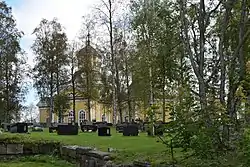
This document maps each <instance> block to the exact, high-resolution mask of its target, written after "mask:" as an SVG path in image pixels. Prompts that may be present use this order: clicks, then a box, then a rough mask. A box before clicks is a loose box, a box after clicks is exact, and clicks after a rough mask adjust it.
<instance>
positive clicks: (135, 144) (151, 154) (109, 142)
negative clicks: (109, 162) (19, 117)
mask: <svg viewBox="0 0 250 167" xmlns="http://www.w3.org/2000/svg"><path fill="white" fill-rule="evenodd" d="M111 134H112V136H111V137H99V136H98V135H97V133H82V132H80V133H79V135H78V136H59V135H57V134H56V133H49V132H48V130H47V129H45V131H44V132H31V134H18V135H21V136H24V137H28V136H29V137H31V138H32V139H39V140H40V139H46V140H54V141H60V142H62V143H63V144H69V145H81V146H93V147H96V148H97V149H99V150H102V151H108V148H113V149H116V150H117V153H116V154H115V159H116V161H117V162H131V161H132V160H146V161H150V162H156V163H157V162H159V161H168V160H169V149H168V148H166V146H165V145H164V144H163V143H162V142H159V139H158V138H157V137H156V138H153V137H148V136H147V134H146V133H140V134H139V136H134V137H128V136H123V135H122V134H121V133H116V131H115V129H112V130H111ZM8 135H11V136H13V135H17V134H9V133H8Z"/></svg>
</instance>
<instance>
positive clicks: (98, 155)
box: [86, 151, 111, 160]
mask: <svg viewBox="0 0 250 167" xmlns="http://www.w3.org/2000/svg"><path fill="white" fill-rule="evenodd" d="M86 155H88V156H90V157H95V158H99V159H101V160H104V158H105V160H110V159H111V154H110V153H108V152H103V151H89V152H88V153H86Z"/></svg>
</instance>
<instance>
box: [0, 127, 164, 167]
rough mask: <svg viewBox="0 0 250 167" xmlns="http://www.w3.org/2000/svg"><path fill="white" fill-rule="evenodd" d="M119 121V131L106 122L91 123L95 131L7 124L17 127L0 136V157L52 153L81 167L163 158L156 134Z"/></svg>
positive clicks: (144, 163)
mask: <svg viewBox="0 0 250 167" xmlns="http://www.w3.org/2000/svg"><path fill="white" fill-rule="evenodd" d="M89 124H90V122H89ZM123 124H124V127H123V132H122V133H119V132H117V131H116V128H115V127H113V126H108V125H110V124H107V123H106V122H103V123H97V124H96V123H93V124H92V125H91V126H96V128H97V130H96V131H89V132H87V133H86V131H82V130H81V129H82V128H81V126H79V127H78V125H72V124H65V123H64V124H61V125H60V124H58V125H57V126H55V125H53V127H57V128H56V130H55V131H52V132H51V131H50V130H49V128H46V127H45V128H42V130H39V131H34V129H35V127H40V128H41V126H40V125H39V124H34V125H32V126H31V128H30V129H29V130H28V131H27V129H26V127H28V124H27V123H15V124H10V127H15V129H18V130H15V131H13V130H11V128H10V130H9V131H8V129H7V130H5V132H4V134H3V135H1V136H0V147H1V151H0V154H1V155H0V156H8V155H24V156H27V155H40V154H42V155H46V154H51V153H53V154H56V155H58V156H59V157H60V158H61V159H63V160H67V161H68V162H71V163H73V164H79V165H81V167H82V166H83V167H92V166H93V164H98V163H99V164H100V163H101V164H103V165H102V166H104V164H110V165H111V166H112V164H113V166H114V165H118V164H126V165H131V162H133V163H134V164H137V166H138V167H144V166H147V165H148V164H149V163H159V162H160V161H162V160H166V159H165V158H166V156H165V155H163V154H161V153H162V152H165V151H167V149H166V148H165V147H164V145H163V144H162V143H161V142H158V138H157V136H156V137H154V138H152V137H150V136H148V134H147V132H144V131H141V130H139V126H138V125H137V124H136V123H123ZM118 126H120V125H118ZM4 127H6V124H3V125H2V128H4ZM62 150H63V152H62ZM84 157H85V159H84ZM86 157H89V159H90V160H89V163H90V164H88V165H86V164H82V163H83V161H84V162H85V161H86ZM154 157H155V158H156V157H157V161H159V162H155V160H154V161H152V160H153V159H154ZM82 159H83V160H82ZM104 159H105V160H104ZM92 160H93V162H92ZM86 162H87V161H86ZM91 164H92V166H91ZM0 165H1V164H0ZM134 166H135V165H134Z"/></svg>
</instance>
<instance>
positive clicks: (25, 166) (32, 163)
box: [0, 156, 75, 167]
mask: <svg viewBox="0 0 250 167" xmlns="http://www.w3.org/2000/svg"><path fill="white" fill-rule="evenodd" d="M0 166H1V167H74V166H75V165H72V164H70V163H68V162H66V161H63V160H60V159H57V158H55V157H51V156H34V157H26V158H20V159H16V160H14V161H11V162H0Z"/></svg>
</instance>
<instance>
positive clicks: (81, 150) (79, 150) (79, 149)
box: [76, 146, 93, 155]
mask: <svg viewBox="0 0 250 167" xmlns="http://www.w3.org/2000/svg"><path fill="white" fill-rule="evenodd" d="M91 150H93V149H92V148H91V147H80V146H79V147H77V148H76V154H80V155H83V154H85V153H87V152H89V151H91Z"/></svg>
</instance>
